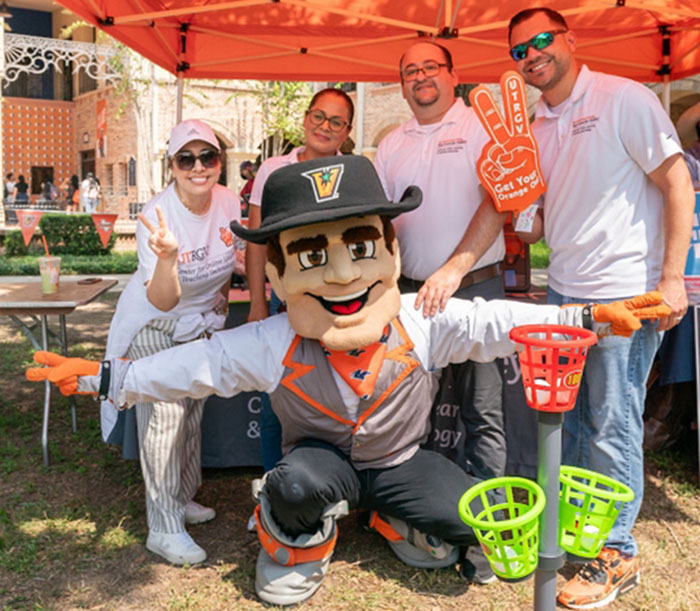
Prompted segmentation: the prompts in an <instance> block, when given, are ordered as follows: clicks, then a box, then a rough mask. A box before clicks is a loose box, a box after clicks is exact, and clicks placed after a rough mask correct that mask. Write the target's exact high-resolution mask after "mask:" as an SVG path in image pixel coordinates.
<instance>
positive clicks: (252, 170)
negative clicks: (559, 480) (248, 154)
mask: <svg viewBox="0 0 700 611" xmlns="http://www.w3.org/2000/svg"><path fill="white" fill-rule="evenodd" d="M238 169H239V172H240V174H241V178H242V179H243V180H245V184H244V185H243V188H242V189H241V192H240V193H239V194H238V195H239V197H240V198H241V214H242V215H243V216H244V217H247V216H248V202H249V201H250V194H251V192H252V191H253V183H254V182H255V174H256V172H257V168H256V167H255V164H254V163H253V162H252V161H242V162H241V165H240V166H239V168H238Z"/></svg>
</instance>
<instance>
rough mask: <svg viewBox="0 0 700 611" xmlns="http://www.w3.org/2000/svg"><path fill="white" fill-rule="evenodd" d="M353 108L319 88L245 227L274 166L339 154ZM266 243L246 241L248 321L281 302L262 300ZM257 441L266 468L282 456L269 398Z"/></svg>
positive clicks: (267, 169)
mask: <svg viewBox="0 0 700 611" xmlns="http://www.w3.org/2000/svg"><path fill="white" fill-rule="evenodd" d="M354 113H355V107H354V105H353V103H352V100H351V99H350V97H349V96H348V94H347V93H345V92H344V91H342V90H340V89H334V88H328V89H322V90H321V91H318V92H317V93H316V94H315V95H314V97H313V98H311V102H310V103H309V108H308V110H307V111H306V114H305V115H304V145H303V146H298V147H296V148H294V149H293V150H292V151H291V152H290V153H288V154H287V155H281V156H279V157H270V158H269V159H266V160H265V161H264V162H263V164H262V165H261V166H260V169H259V170H258V173H257V175H256V177H255V182H254V183H253V190H252V192H251V194H250V200H249V208H248V227H249V228H251V229H257V228H258V227H259V226H260V204H261V203H262V194H263V189H264V187H265V181H266V180H267V177H268V176H269V175H270V174H271V173H272V172H273V171H274V170H276V169H278V168H281V167H283V166H286V165H290V164H292V163H298V162H300V161H309V160H310V159H318V158H320V157H330V156H333V155H338V154H339V153H340V147H341V145H342V144H343V142H345V140H346V139H347V138H348V136H349V135H350V130H351V129H352V119H353V115H354ZM266 258H267V255H266V249H265V246H261V245H259V244H252V243H248V245H247V246H246V274H247V277H248V287H249V289H250V312H249V314H248V320H249V321H254V320H262V319H263V318H266V317H267V316H268V313H270V314H276V313H277V312H278V311H279V308H280V307H281V305H282V304H281V302H280V301H279V299H277V296H276V295H275V294H274V293H273V294H272V299H271V300H270V306H269V310H268V305H267V303H266V301H265V261H266ZM260 441H261V447H262V459H263V466H264V468H265V471H269V470H270V469H272V468H273V467H274V466H275V464H276V463H277V462H278V461H279V459H280V458H281V457H282V449H281V445H282V436H281V430H280V425H279V421H278V420H277V417H276V416H275V415H274V413H273V412H272V407H271V406H270V402H269V400H264V401H263V403H262V407H261V410H260Z"/></svg>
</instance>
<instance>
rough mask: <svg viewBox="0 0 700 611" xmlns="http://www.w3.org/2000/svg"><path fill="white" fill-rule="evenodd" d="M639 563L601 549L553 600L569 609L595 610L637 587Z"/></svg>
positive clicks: (614, 551)
mask: <svg viewBox="0 0 700 611" xmlns="http://www.w3.org/2000/svg"><path fill="white" fill-rule="evenodd" d="M639 581H640V573H639V559H638V558H637V557H636V556H633V557H631V558H625V557H624V556H621V555H620V552H619V551H618V550H616V549H609V548H603V549H602V550H601V552H600V555H599V556H598V557H597V558H596V559H595V560H593V561H592V562H589V563H587V564H586V565H585V566H583V567H582V568H581V570H580V571H579V572H578V573H576V575H574V577H573V578H572V579H570V580H569V582H568V583H567V584H566V585H565V586H564V588H563V589H562V591H561V592H560V593H559V596H558V597H557V600H558V601H559V602H560V603H561V604H562V605H564V606H565V607H568V608H569V609H597V608H598V607H605V606H606V605H609V604H610V603H611V602H612V601H613V600H615V599H616V598H617V597H618V596H621V595H622V594H624V593H625V592H629V591H630V590H631V589H632V588H634V587H635V586H638V585H639Z"/></svg>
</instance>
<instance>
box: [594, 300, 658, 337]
mask: <svg viewBox="0 0 700 611" xmlns="http://www.w3.org/2000/svg"><path fill="white" fill-rule="evenodd" d="M591 313H592V314H593V320H594V321H595V322H601V323H610V329H611V330H612V332H613V333H614V334H615V335H624V336H625V337H630V336H631V335H632V333H634V332H635V331H636V330H637V329H639V328H641V326H642V323H641V322H639V321H640V320H658V319H659V318H665V317H666V316H668V315H669V314H671V308H669V307H668V306H667V305H664V304H663V295H662V294H661V293H660V292H659V291H650V292H649V293H644V295H637V296H636V297H632V298H630V299H625V300H624V301H613V302H612V303H600V304H597V305H594V306H593V308H592V310H591Z"/></svg>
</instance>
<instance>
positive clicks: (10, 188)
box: [3, 172, 15, 201]
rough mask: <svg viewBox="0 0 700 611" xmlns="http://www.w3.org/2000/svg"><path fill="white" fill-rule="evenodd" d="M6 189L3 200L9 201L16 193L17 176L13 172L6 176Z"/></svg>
mask: <svg viewBox="0 0 700 611" xmlns="http://www.w3.org/2000/svg"><path fill="white" fill-rule="evenodd" d="M4 187H5V188H4V192H3V200H4V201H9V200H10V198H11V197H12V194H13V193H14V192H15V175H14V173H13V172H8V173H7V174H5V184H4Z"/></svg>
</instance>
